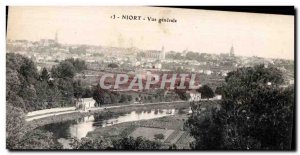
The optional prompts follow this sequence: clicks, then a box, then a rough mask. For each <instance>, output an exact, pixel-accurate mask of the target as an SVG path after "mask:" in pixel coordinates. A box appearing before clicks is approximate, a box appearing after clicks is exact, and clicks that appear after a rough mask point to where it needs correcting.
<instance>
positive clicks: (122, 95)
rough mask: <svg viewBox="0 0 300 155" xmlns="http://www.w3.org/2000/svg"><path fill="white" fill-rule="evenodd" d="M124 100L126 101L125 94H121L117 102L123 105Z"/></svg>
mask: <svg viewBox="0 0 300 155" xmlns="http://www.w3.org/2000/svg"><path fill="white" fill-rule="evenodd" d="M126 100H127V98H126V96H125V94H121V99H120V101H119V102H120V103H124V102H126Z"/></svg>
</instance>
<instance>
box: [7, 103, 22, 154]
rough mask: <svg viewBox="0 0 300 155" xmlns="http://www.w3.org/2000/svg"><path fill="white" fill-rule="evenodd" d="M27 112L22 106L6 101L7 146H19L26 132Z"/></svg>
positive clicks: (10, 147)
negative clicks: (16, 106) (18, 106)
mask: <svg viewBox="0 0 300 155" xmlns="http://www.w3.org/2000/svg"><path fill="white" fill-rule="evenodd" d="M26 132H27V129H26V126H25V114H24V112H23V111H22V109H20V108H15V107H13V106H11V105H10V103H6V147H7V148H9V149H13V148H17V147H18V141H20V139H22V137H23V136H24V135H25V134H26Z"/></svg>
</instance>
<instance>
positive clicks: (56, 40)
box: [55, 30, 58, 43]
mask: <svg viewBox="0 0 300 155" xmlns="http://www.w3.org/2000/svg"><path fill="white" fill-rule="evenodd" d="M55 42H56V43H58V34H57V30H56V32H55Z"/></svg>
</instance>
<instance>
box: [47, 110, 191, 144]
mask: <svg viewBox="0 0 300 155" xmlns="http://www.w3.org/2000/svg"><path fill="white" fill-rule="evenodd" d="M186 110H187V111H189V109H186ZM178 111H180V110H176V109H152V110H144V111H143V110H139V111H131V112H129V113H121V114H117V115H116V114H115V113H109V112H108V113H102V114H101V113H100V114H96V115H90V116H86V117H83V118H80V119H76V120H73V121H67V122H63V123H53V124H49V125H46V126H44V127H42V128H43V129H44V130H47V131H51V132H53V134H54V136H55V137H56V138H57V139H61V140H66V139H68V138H71V137H76V138H78V139H81V138H83V137H86V135H87V134H88V132H91V131H93V130H95V129H96V128H99V127H107V126H112V125H115V124H119V123H125V122H132V121H139V120H147V119H154V118H159V117H164V116H170V115H175V114H177V113H178Z"/></svg>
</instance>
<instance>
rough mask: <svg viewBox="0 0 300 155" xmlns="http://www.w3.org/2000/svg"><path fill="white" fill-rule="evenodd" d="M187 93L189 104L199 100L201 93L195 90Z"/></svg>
mask: <svg viewBox="0 0 300 155" xmlns="http://www.w3.org/2000/svg"><path fill="white" fill-rule="evenodd" d="M187 93H188V94H189V95H190V99H189V101H190V102H193V101H194V102H195V101H200V100H201V93H199V92H197V91H195V90H191V91H188V92H187Z"/></svg>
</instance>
